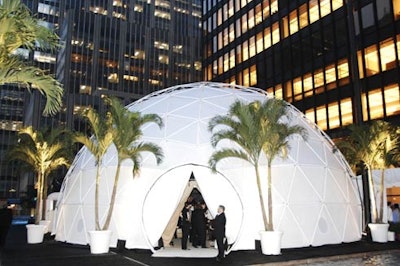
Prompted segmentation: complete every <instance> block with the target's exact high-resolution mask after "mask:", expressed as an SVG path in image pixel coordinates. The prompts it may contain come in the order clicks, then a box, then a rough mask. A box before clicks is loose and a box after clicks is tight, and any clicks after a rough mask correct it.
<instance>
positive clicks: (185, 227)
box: [181, 202, 192, 250]
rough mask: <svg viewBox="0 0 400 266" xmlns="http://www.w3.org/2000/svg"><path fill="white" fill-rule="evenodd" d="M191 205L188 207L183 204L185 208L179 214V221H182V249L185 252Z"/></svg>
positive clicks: (187, 204) (186, 204)
mask: <svg viewBox="0 0 400 266" xmlns="http://www.w3.org/2000/svg"><path fill="white" fill-rule="evenodd" d="M191 207H192V205H190V204H189V203H188V202H186V203H185V207H184V208H183V210H182V213H181V219H182V224H181V226H182V249H183V250H187V242H188V238H189V234H190V218H191V217H190V208H191Z"/></svg>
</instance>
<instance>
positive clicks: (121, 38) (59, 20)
mask: <svg viewBox="0 0 400 266" xmlns="http://www.w3.org/2000/svg"><path fill="white" fill-rule="evenodd" d="M23 2H24V3H25V4H26V5H27V6H28V7H29V8H30V9H31V10H32V13H33V14H37V16H38V17H39V18H40V19H43V22H42V23H43V25H45V26H46V27H49V28H51V29H54V30H55V31H56V32H57V33H58V35H59V36H60V39H61V44H62V47H61V49H60V50H59V51H57V53H54V52H51V51H39V50H37V51H34V52H32V53H29V52H28V51H26V50H24V49H20V51H19V52H20V54H21V55H23V56H24V57H25V59H26V60H28V61H30V62H32V63H33V64H35V65H37V66H39V67H40V68H42V69H44V70H46V71H49V73H51V74H54V75H55V76H56V77H57V79H58V80H59V81H60V82H62V83H63V84H64V90H65V92H64V99H63V108H62V110H61V111H60V112H59V113H58V114H56V115H55V116H53V117H43V116H42V110H43V104H44V98H43V97H41V96H40V95H39V94H38V93H33V94H28V93H26V91H25V90H24V89H20V90H18V89H16V88H15V87H14V88H11V89H9V90H6V89H4V88H2V90H0V92H1V94H0V143H1V149H0V156H1V161H0V172H1V176H0V198H3V199H4V198H9V197H19V196H21V195H22V194H23V193H25V192H26V191H25V189H26V187H27V185H28V183H27V182H29V183H30V185H32V180H30V179H26V178H22V179H21V180H20V177H21V175H22V174H23V172H22V171H20V168H19V167H17V166H15V165H9V164H8V163H6V161H5V160H4V154H5V152H6V151H7V149H8V148H9V146H10V145H12V144H13V143H15V141H16V139H17V136H16V135H17V131H18V129H19V128H21V127H22V126H23V125H33V126H35V127H42V126H44V125H46V126H50V127H53V126H57V125H64V126H66V127H67V128H69V129H73V130H81V131H85V130H86V129H87V128H86V124H85V123H84V122H83V121H82V120H81V119H80V118H79V116H78V113H79V111H81V110H83V109H85V108H87V107H89V106H93V107H95V108H96V109H98V110H100V111H101V110H102V109H103V107H102V100H101V98H102V97H103V96H116V97H118V98H120V99H121V100H123V101H124V102H125V103H130V102H132V101H134V100H136V99H138V98H141V97H142V96H144V95H146V94H148V93H150V92H153V91H156V90H160V89H163V88H166V87H169V86H172V85H176V84H183V83H188V82H194V81H200V80H201V78H202V72H201V69H202V68H201V42H200V37H201V8H202V5H201V0H190V1H189V0H113V1H108V0H92V1H90V0H87V1H84V0H76V1H75V0H32V1H23ZM28 180H30V181H28ZM21 189H22V190H24V191H21ZM20 192H23V193H22V194H21V193H20Z"/></svg>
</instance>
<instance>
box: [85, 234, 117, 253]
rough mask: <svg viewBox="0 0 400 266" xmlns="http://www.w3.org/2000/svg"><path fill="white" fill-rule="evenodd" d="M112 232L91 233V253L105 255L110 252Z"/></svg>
mask: <svg viewBox="0 0 400 266" xmlns="http://www.w3.org/2000/svg"><path fill="white" fill-rule="evenodd" d="M111 233H112V232H111V231H110V230H102V231H89V236H90V253H92V254H104V253H108V251H109V250H110V239H111Z"/></svg>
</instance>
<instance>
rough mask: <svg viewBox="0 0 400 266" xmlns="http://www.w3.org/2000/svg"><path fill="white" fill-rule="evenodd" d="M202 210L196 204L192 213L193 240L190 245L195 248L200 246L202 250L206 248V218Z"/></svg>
mask: <svg viewBox="0 0 400 266" xmlns="http://www.w3.org/2000/svg"><path fill="white" fill-rule="evenodd" d="M204 212H205V210H204V208H203V207H202V205H201V204H197V205H196V206H195V208H194V211H193V212H192V230H193V236H194V237H193V239H192V245H193V247H195V248H197V247H198V246H201V247H202V248H205V247H206V230H207V224H206V217H205V215H204Z"/></svg>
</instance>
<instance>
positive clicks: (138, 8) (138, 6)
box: [133, 5, 143, 13]
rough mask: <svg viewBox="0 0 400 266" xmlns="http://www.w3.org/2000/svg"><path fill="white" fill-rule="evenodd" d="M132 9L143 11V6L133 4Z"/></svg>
mask: <svg viewBox="0 0 400 266" xmlns="http://www.w3.org/2000/svg"><path fill="white" fill-rule="evenodd" d="M133 11H135V12H139V13H141V12H143V6H141V5H135V7H134V8H133Z"/></svg>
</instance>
